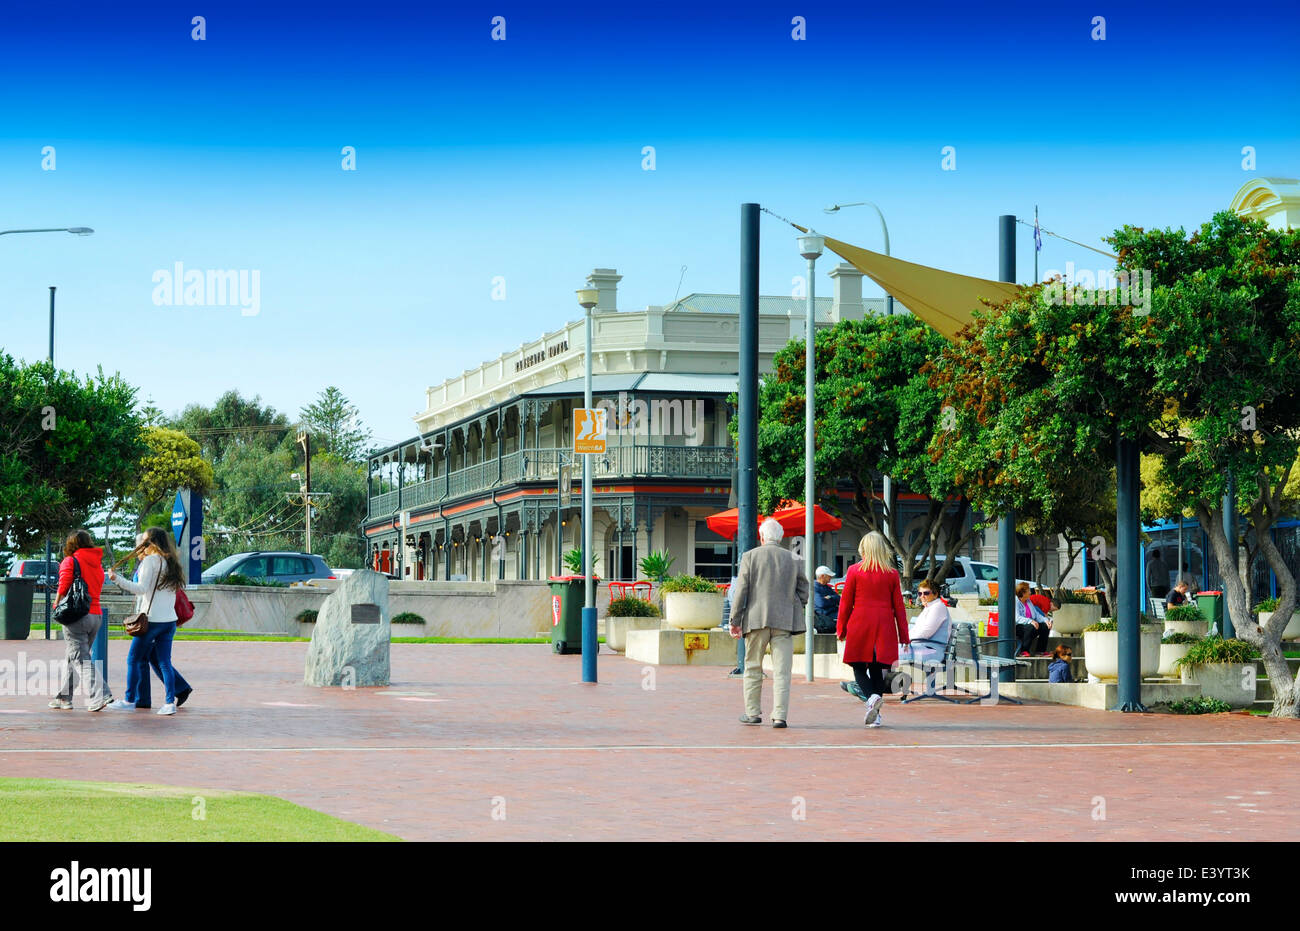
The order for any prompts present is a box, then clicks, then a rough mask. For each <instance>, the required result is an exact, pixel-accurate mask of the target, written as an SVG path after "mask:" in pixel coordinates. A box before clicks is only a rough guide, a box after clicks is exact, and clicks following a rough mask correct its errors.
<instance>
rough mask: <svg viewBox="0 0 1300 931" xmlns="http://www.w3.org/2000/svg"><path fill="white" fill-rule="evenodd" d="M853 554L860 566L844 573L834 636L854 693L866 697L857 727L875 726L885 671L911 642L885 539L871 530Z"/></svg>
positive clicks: (900, 588)
mask: <svg viewBox="0 0 1300 931" xmlns="http://www.w3.org/2000/svg"><path fill="white" fill-rule="evenodd" d="M858 555H860V556H861V557H862V561H861V562H856V563H854V564H853V565H851V566H849V571H848V572H847V573H846V574H845V579H844V593H843V594H842V595H841V596H840V613H839V619H838V620H837V622H836V625H835V635H836V636H837V637H838V638H839V639H840V640H843V641H844V662H846V663H848V664H849V665H850V666H852V667H853V677H854V679H856V680H857V683H858V689H859V690H860V691H861V692H862V694H863V695H865V696H866V698H867V714H866V717H865V718H864V719H863V722H862V723H863V724H866V725H867V726H868V727H880V725H881V723H882V722H881V720H880V705H881V702H882V701H883V700H884V694H885V670H887V669H889V668H890V667H891V666H893V665H894V663H896V662H898V645H899V644H900V643H909V642H911V641H910V640H909V638H908V635H907V612H906V611H905V610H904V609H903V586H902V582H901V581H900V580H899V577H898V571H897V570H896V569H894V568H893V566H892V565H891V563H892V560H891V559H890V558H889V546H888V545H887V544H886V543H885V538H884V537H883V536H882V535H881V534H879V533H878V532H876V531H874V530H873V531H872V532H871V533H869V534H867V535H866V536H865V537H863V538H862V540H861V541H860V542H859V543H858Z"/></svg>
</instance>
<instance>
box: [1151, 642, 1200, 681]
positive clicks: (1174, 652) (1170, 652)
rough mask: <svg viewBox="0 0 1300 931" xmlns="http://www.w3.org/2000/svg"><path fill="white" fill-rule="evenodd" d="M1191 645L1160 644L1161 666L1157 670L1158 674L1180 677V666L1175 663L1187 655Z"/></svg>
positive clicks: (1166, 676)
mask: <svg viewBox="0 0 1300 931" xmlns="http://www.w3.org/2000/svg"><path fill="white" fill-rule="evenodd" d="M1191 647H1192V645H1191V644H1190V643H1162V644H1160V668H1159V669H1157V670H1156V675H1158V676H1164V677H1165V678H1167V679H1169V678H1178V675H1179V674H1178V667H1177V666H1175V665H1174V664H1175V663H1177V662H1178V661H1179V660H1180V659H1182V658H1183V657H1184V656H1186V655H1187V651H1188V650H1189V649H1191Z"/></svg>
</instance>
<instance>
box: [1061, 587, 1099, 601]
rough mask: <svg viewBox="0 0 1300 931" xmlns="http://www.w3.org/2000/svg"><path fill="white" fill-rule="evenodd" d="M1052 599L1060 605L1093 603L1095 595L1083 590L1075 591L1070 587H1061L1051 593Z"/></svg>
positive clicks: (1095, 599)
mask: <svg viewBox="0 0 1300 931" xmlns="http://www.w3.org/2000/svg"><path fill="white" fill-rule="evenodd" d="M1053 600H1054V601H1057V602H1059V603H1060V604H1062V605H1095V604H1097V596H1096V595H1095V594H1089V593H1085V592H1076V591H1074V590H1073V589H1070V588H1062V589H1061V590H1060V591H1057V592H1056V593H1055V594H1054V595H1053Z"/></svg>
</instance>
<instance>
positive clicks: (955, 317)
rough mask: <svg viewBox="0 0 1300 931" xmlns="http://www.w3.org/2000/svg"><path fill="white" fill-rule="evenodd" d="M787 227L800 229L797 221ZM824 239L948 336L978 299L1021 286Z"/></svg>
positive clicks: (997, 298)
mask: <svg viewBox="0 0 1300 931" xmlns="http://www.w3.org/2000/svg"><path fill="white" fill-rule="evenodd" d="M791 225H792V226H795V228H796V229H800V230H803V229H804V228H803V227H802V226H798V225H797V224H791ZM804 232H807V230H804ZM818 235H820V234H818ZM824 238H825V240H826V248H828V249H830V250H831V251H832V252H834V253H835V254H836V255H839V256H840V257H841V258H843V259H844V260H845V261H846V262H848V263H850V264H851V265H852V266H853V267H854V268H856V269H857V270H858V271H860V272H862V274H864V275H866V276H867V277H868V278H870V279H871V280H872V281H874V282H875V283H876V284H878V285H880V287H881V288H883V289H884V291H885V293H886V294H891V295H893V296H894V298H896V299H897V300H899V301H901V302H902V304H903V306H904V307H906V308H907V309H908V310H910V311H911V312H912V314H913V315H914V316H917V317H919V318H921V319H922V320H924V321H925V322H926V323H928V324H930V326H932V327H934V328H935V329H936V330H938V331H939V332H940V333H942V334H943V335H944V336H946V337H947V338H948V339H953V338H954V337H955V336H956V335H957V331H958V330H960V329H961V328H962V327H964V326H965V325H966V324H968V323H970V321H971V312H972V311H975V310H978V309H980V308H981V307H983V306H984V305H983V304H981V303H980V299H981V298H983V299H984V300H988V301H991V302H993V303H994V304H998V303H1001V302H1002V301H1005V300H1006V299H1007V298H1010V297H1014V296H1015V295H1016V293H1017V292H1018V291H1019V290H1020V286H1019V285H1017V284H1013V283H1011V282H1008V281H992V280H990V279H988V278H972V277H971V276H970V275H958V274H955V273H953V272H945V271H943V270H941V269H938V268H931V267H930V266H928V265H917V264H916V263H915V262H904V261H903V260H902V259H896V258H894V257H893V256H888V255H882V254H881V253H879V252H872V251H871V250H870V249H861V248H859V247H857V246H851V245H849V244H848V243H846V242H840V241H839V240H838V239H831V238H830V237H829V236H826V237H824Z"/></svg>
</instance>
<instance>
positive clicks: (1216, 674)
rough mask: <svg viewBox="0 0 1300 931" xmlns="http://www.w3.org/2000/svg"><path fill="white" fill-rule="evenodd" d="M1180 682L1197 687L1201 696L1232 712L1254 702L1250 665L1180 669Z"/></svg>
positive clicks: (1253, 669) (1217, 665) (1209, 665)
mask: <svg viewBox="0 0 1300 931" xmlns="http://www.w3.org/2000/svg"><path fill="white" fill-rule="evenodd" d="M1247 667H1250V668H1249V670H1247ZM1182 679H1183V684H1184V685H1196V686H1200V689H1201V694H1202V695H1203V696H1205V697H1207V698H1217V699H1219V701H1222V702H1227V704H1228V706H1229V707H1230V708H1232V710H1233V711H1240V710H1241V709H1243V708H1249V707H1250V706H1251V705H1252V704H1254V702H1255V664H1254V663H1206V664H1205V665H1204V666H1183V667H1182Z"/></svg>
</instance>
